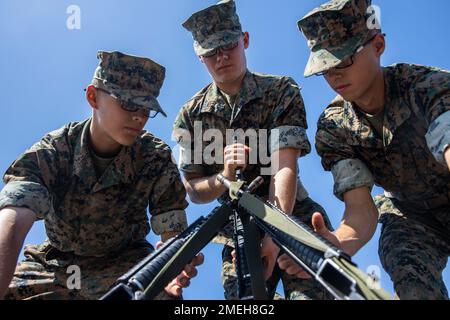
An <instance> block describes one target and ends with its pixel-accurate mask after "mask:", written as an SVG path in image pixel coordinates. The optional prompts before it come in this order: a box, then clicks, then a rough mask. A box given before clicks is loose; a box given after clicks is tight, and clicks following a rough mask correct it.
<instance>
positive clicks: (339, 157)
mask: <svg viewBox="0 0 450 320" xmlns="http://www.w3.org/2000/svg"><path fill="white" fill-rule="evenodd" d="M341 122H342V112H341V108H339V107H332V108H327V109H326V110H325V111H324V112H323V114H322V115H321V117H320V119H319V122H318V129H317V133H316V149H317V152H318V154H319V156H320V157H321V158H322V165H323V167H324V169H325V170H326V171H331V172H332V174H333V178H334V187H333V191H334V194H335V195H336V197H337V198H338V199H340V200H343V195H344V193H346V192H348V191H350V190H353V189H356V188H359V187H363V186H366V187H368V188H369V189H372V187H373V184H374V181H373V176H372V174H371V172H370V171H369V169H368V168H367V166H366V165H365V164H364V163H363V162H362V161H361V160H359V159H358V158H357V156H356V154H355V152H354V150H353V148H352V146H351V145H350V143H349V142H348V137H347V136H346V134H345V129H344V128H343V126H342V125H339V123H341Z"/></svg>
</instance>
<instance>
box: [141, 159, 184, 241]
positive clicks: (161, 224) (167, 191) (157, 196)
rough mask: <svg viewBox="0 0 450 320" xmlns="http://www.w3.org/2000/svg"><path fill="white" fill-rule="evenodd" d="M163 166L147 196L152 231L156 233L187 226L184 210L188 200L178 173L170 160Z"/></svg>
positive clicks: (177, 229)
mask: <svg viewBox="0 0 450 320" xmlns="http://www.w3.org/2000/svg"><path fill="white" fill-rule="evenodd" d="M163 168H164V170H162V172H161V174H160V177H159V179H158V181H156V183H155V185H154V186H153V190H152V192H151V194H150V198H149V204H150V206H149V208H150V213H151V219H150V223H151V227H152V229H153V232H154V233H155V234H157V235H160V234H162V233H164V232H172V231H182V230H184V229H185V228H186V227H187V219H186V214H185V211H184V210H185V209H186V207H187V206H188V202H187V201H186V189H185V188H184V185H183V183H182V182H181V178H180V173H179V171H178V169H177V167H176V166H175V164H174V163H173V162H171V161H168V162H167V163H166V165H165V166H164V167H163ZM172 218H173V220H172Z"/></svg>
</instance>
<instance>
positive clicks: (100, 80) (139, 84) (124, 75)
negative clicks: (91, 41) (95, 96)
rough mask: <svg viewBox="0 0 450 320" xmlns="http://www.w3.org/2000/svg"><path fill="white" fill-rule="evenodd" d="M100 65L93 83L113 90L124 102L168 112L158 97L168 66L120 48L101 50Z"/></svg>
mask: <svg viewBox="0 0 450 320" xmlns="http://www.w3.org/2000/svg"><path fill="white" fill-rule="evenodd" d="M97 58H98V59H100V62H99V65H98V67H97V69H96V70H95V73H94V78H93V79H92V84H93V85H94V86H95V87H97V88H100V89H103V90H106V91H108V92H109V93H111V94H112V95H113V96H114V97H115V98H117V99H119V100H120V101H121V102H122V103H128V104H131V105H134V106H137V107H139V108H144V109H148V110H154V111H157V112H161V113H162V114H163V115H164V116H165V117H167V115H166V114H165V112H164V111H163V109H162V108H161V106H160V105H159V103H158V101H157V100H156V98H157V97H158V95H159V91H160V89H161V86H162V84H163V81H164V77H165V72H166V69H165V68H164V67H163V66H160V65H159V64H157V63H156V62H154V61H152V60H151V59H148V58H143V57H136V56H131V55H127V54H124V53H122V52H119V51H113V52H107V51H98V53H97Z"/></svg>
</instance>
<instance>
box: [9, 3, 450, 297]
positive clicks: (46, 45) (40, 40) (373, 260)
mask: <svg viewBox="0 0 450 320" xmlns="http://www.w3.org/2000/svg"><path fill="white" fill-rule="evenodd" d="M214 3H215V1H213V0H207V1H206V0H205V1H200V0H165V1H162V0H158V1H155V0H152V1H143V0H141V1H138V0H134V1H128V2H127V3H126V4H124V2H123V1H118V0H109V1H106V0H96V1H87V0H72V1H66V0H58V1H55V0H53V1H52V0H26V1H25V0H14V1H12V0H9V1H6V0H0V41H1V48H2V50H0V70H1V73H0V88H1V91H2V92H3V95H2V99H1V102H0V116H1V120H2V121H1V126H0V136H1V137H2V139H1V142H0V146H1V148H0V150H1V153H0V154H1V156H0V171H1V172H2V173H3V172H4V171H5V170H6V169H7V167H8V166H9V165H10V163H11V162H12V161H13V160H14V159H15V158H16V157H18V156H19V155H20V153H22V152H23V151H24V150H25V149H27V148H28V147H30V146H31V145H32V144H33V143H34V142H36V141H37V140H39V139H40V138H41V137H42V136H43V135H44V134H45V133H47V132H49V131H51V130H54V129H57V128H59V127H61V126H63V125H64V124H66V123H68V122H70V121H79V120H82V119H85V118H87V117H89V116H90V112H91V111H90V107H89V106H88V104H87V103H86V101H85V98H84V92H83V91H82V89H83V88H84V87H85V86H86V85H87V84H88V83H89V82H90V80H91V77H92V74H93V72H94V69H95V67H96V65H97V59H96V52H97V50H119V51H123V52H126V53H130V54H134V55H140V56H147V57H150V58H152V59H153V60H155V61H157V62H158V63H160V64H162V65H164V66H165V67H166V68H167V72H166V80H165V83H164V86H163V88H162V90H161V94H160V96H159V101H160V103H161V105H162V106H163V108H164V109H165V111H166V113H167V115H168V117H167V118H163V117H159V118H157V119H156V120H150V121H149V122H148V124H147V126H146V129H147V130H149V131H151V132H153V133H154V134H155V135H157V136H158V137H160V138H162V139H163V140H165V141H166V142H168V143H169V144H170V145H171V146H174V143H173V142H171V141H170V136H171V129H170V128H171V127H172V123H173V120H174V119H175V116H176V114H177V112H178V110H179V109H180V107H181V106H182V105H183V104H184V102H186V101H187V100H188V99H189V98H190V97H191V96H192V95H193V94H195V93H196V92H197V91H198V90H200V89H201V88H202V87H203V86H204V85H206V84H207V83H208V82H210V81H211V79H210V76H209V75H208V73H207V71H206V69H205V67H204V66H203V65H202V64H201V63H200V62H199V60H198V58H197V57H196V56H195V53H194V51H193V48H192V38H191V35H190V34H189V33H188V32H187V31H185V30H184V29H183V28H182V27H181V23H182V22H183V21H184V20H185V19H186V18H188V17H189V15H190V14H191V13H193V12H195V11H197V10H200V9H202V8H204V7H206V6H208V5H211V4H214ZM321 3H322V1H321V0H308V1H298V0H279V1H258V0H245V1H244V0H237V8H238V13H239V15H240V19H241V23H242V25H243V28H244V29H245V30H246V31H249V32H250V47H249V49H248V50H247V59H248V66H249V69H250V70H253V71H258V72H262V73H269V74H278V75H288V76H291V77H293V78H294V79H295V80H296V81H297V82H298V83H299V84H300V86H301V87H302V88H303V89H302V95H303V98H304V100H305V104H306V110H307V116H308V124H309V129H308V136H309V138H310V140H311V141H312V139H313V138H314V135H315V131H316V128H317V127H316V123H317V119H318V118H319V115H320V113H321V111H322V110H323V109H324V108H325V107H326V106H327V104H328V103H329V102H330V101H331V100H332V99H333V97H334V93H333V92H332V91H331V89H330V88H329V87H328V86H327V85H326V83H325V81H324V79H322V78H318V77H311V78H308V79H305V78H303V69H304V66H305V63H306V61H307V58H308V54H309V52H308V48H307V46H306V42H305V40H304V38H303V36H301V34H300V33H299V32H298V30H297V27H296V22H297V20H298V19H299V18H301V17H302V16H303V15H305V14H306V13H307V12H308V11H309V10H311V9H313V8H314V7H316V6H318V5H319V4H321ZM374 4H376V5H379V6H380V7H381V20H382V25H383V29H384V32H385V33H386V34H387V50H386V53H385V54H384V57H383V64H384V65H389V64H393V63H396V62H409V63H416V64H424V65H433V66H438V67H441V68H444V69H450V61H449V59H448V52H449V51H450V41H449V37H448V22H447V19H448V17H447V13H448V12H449V11H450V2H449V1H448V0H430V1H409V0H397V1H388V0H376V1H374ZM70 5H78V6H79V8H80V9H81V29H76V30H69V29H68V28H67V26H66V20H67V19H68V17H69V14H67V13H66V10H67V8H68V7H69V6H70ZM299 165H300V175H301V178H302V181H303V183H304V185H305V186H306V188H307V189H308V191H309V193H310V195H311V197H312V198H313V199H315V200H316V201H317V202H319V203H321V204H322V205H323V206H324V207H325V209H326V210H327V212H328V214H329V216H330V219H331V220H332V223H333V225H334V226H335V227H337V226H338V225H339V221H340V219H341V217H342V213H343V204H342V203H341V202H340V201H339V200H337V199H336V198H335V197H334V196H333V194H332V187H333V181H332V177H331V174H330V173H326V172H324V171H323V169H322V166H321V164H320V159H319V157H318V156H317V153H316V151H315V150H313V151H312V153H311V154H310V155H308V156H306V157H305V158H302V159H301V160H300V161H299ZM0 187H3V184H0ZM381 192H382V190H381V189H379V188H375V189H374V194H378V193H381ZM214 206H215V204H210V205H203V206H198V205H190V206H189V208H188V210H187V212H188V219H189V221H190V222H192V221H194V220H195V219H196V218H197V217H198V216H199V215H206V214H208V213H209V211H210V210H211V209H212V208H213V207H214ZM378 237H379V230H378V231H377V233H376V235H375V236H374V238H373V239H372V241H370V243H369V244H368V245H367V246H366V247H365V248H364V249H362V250H361V251H360V252H359V253H358V254H357V255H356V256H355V258H354V260H355V261H356V262H357V263H358V265H359V266H360V268H361V269H363V270H366V268H368V267H369V266H372V265H375V266H379V267H380V268H381V264H380V261H379V259H378V254H377V247H378ZM44 238H45V231H44V227H43V223H42V222H37V223H36V224H35V225H34V226H33V228H32V230H31V232H30V233H29V235H28V237H27V239H26V243H39V242H41V241H43V240H44ZM149 240H150V241H151V242H152V243H154V242H155V241H156V238H155V237H154V236H153V235H150V236H149ZM220 252H221V247H220V246H218V245H213V244H210V245H208V246H207V247H206V248H205V250H204V254H205V255H206V261H205V263H204V265H203V266H201V267H200V268H199V276H198V277H197V278H196V279H195V280H194V281H193V282H192V284H191V287H190V288H188V289H187V290H185V293H184V297H185V299H223V293H222V286H221V282H220V264H221V258H220ZM449 269H450V268H447V269H446V270H445V271H444V279H445V282H446V284H447V286H449V285H450V270H449ZM381 280H382V286H383V287H384V288H385V289H387V290H388V291H389V292H391V293H392V292H393V289H392V283H391V281H390V279H389V276H388V275H387V274H386V273H384V272H382V273H381Z"/></svg>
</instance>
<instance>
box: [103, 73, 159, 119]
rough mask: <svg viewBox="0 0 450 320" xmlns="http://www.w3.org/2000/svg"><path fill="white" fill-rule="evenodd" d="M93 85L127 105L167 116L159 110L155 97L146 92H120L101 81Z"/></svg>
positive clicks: (120, 90) (113, 86)
mask: <svg viewBox="0 0 450 320" xmlns="http://www.w3.org/2000/svg"><path fill="white" fill-rule="evenodd" d="M95 84H96V85H97V86H98V87H99V88H101V89H104V90H106V91H108V92H110V93H111V94H113V95H114V96H116V98H118V99H120V100H124V101H126V102H128V103H132V104H135V105H137V106H139V107H142V108H148V109H150V110H154V111H157V112H159V113H161V114H162V115H163V116H164V117H166V118H167V114H166V113H165V112H164V110H163V109H162V108H161V106H160V104H159V102H158V100H156V98H155V97H153V96H151V95H149V94H148V92H143V91H137V90H122V89H119V88H117V87H116V86H115V85H112V84H111V83H109V85H107V86H106V85H105V84H104V83H103V82H101V81H96V82H95Z"/></svg>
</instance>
